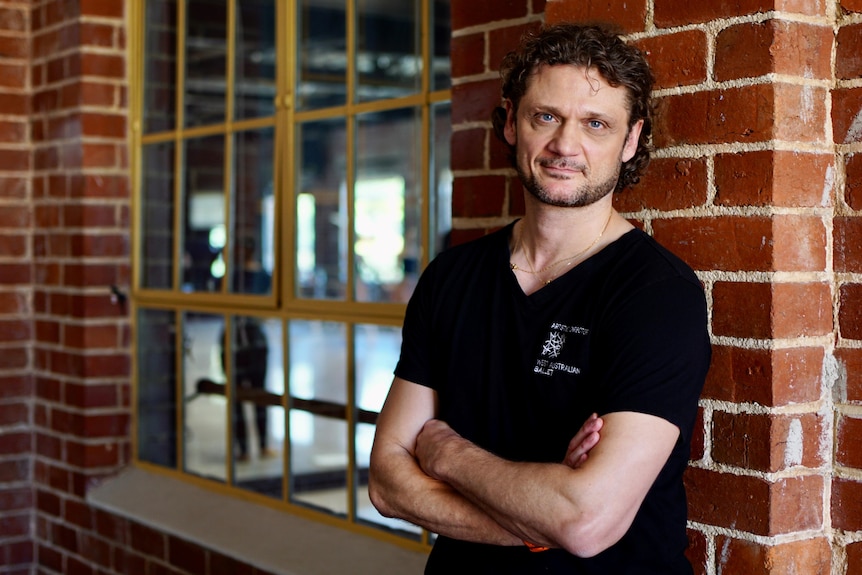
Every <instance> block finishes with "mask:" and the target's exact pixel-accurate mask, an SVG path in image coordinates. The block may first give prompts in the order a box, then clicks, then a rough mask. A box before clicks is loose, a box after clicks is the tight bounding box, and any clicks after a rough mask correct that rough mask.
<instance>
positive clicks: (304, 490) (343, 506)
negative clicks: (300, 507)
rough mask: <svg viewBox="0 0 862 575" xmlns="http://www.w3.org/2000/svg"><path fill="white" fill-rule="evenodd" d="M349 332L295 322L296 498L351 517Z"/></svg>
mask: <svg viewBox="0 0 862 575" xmlns="http://www.w3.org/2000/svg"><path fill="white" fill-rule="evenodd" d="M346 337H347V332H346V328H345V326H344V324H340V323H333V322H323V321H301V320H297V321H292V322H290V341H289V349H290V377H289V381H290V396H291V408H292V409H291V410H290V473H291V481H290V484H291V500H292V501H294V502H300V503H304V504H306V505H312V506H314V507H318V508H321V509H326V510H328V511H331V512H333V513H336V514H342V515H343V514H346V513H347V490H346V487H347V464H348V455H347V453H348V452H347V422H346V416H347V410H346V404H347V355H346V349H347V348H346V345H347V344H346Z"/></svg>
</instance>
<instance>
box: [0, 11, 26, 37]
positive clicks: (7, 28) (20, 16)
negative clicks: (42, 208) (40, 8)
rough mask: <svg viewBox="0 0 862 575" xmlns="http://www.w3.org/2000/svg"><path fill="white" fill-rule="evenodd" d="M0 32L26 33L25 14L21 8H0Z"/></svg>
mask: <svg viewBox="0 0 862 575" xmlns="http://www.w3.org/2000/svg"><path fill="white" fill-rule="evenodd" d="M0 30H3V31H4V32H26V31H27V13H26V12H25V11H24V10H23V9H22V8H16V7H14V6H12V7H7V6H3V7H2V8H0Z"/></svg>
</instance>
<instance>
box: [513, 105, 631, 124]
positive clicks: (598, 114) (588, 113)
mask: <svg viewBox="0 0 862 575" xmlns="http://www.w3.org/2000/svg"><path fill="white" fill-rule="evenodd" d="M528 111H529V112H530V113H531V114H532V113H535V112H548V113H550V114H553V115H555V116H562V115H563V111H562V110H561V109H560V108H558V107H557V106H554V105H552V104H541V103H538V104H534V105H532V106H530V107H529V109H528ZM579 115H580V116H583V117H585V118H596V119H599V120H605V121H607V122H608V123H613V122H615V121H617V119H616V118H615V117H614V115H612V114H611V113H609V112H604V111H602V110H598V109H596V108H584V109H583V110H582V111H581V113H579Z"/></svg>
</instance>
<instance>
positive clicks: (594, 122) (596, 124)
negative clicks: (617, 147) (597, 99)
mask: <svg viewBox="0 0 862 575" xmlns="http://www.w3.org/2000/svg"><path fill="white" fill-rule="evenodd" d="M589 126H590V128H593V129H595V130H599V129H601V128H604V127H605V125H604V123H602V122H600V121H599V120H590V121H589Z"/></svg>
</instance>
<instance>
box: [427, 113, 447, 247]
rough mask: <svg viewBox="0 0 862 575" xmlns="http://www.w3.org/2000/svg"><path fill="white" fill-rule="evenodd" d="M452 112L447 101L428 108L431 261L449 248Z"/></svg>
mask: <svg viewBox="0 0 862 575" xmlns="http://www.w3.org/2000/svg"><path fill="white" fill-rule="evenodd" d="M451 111H452V106H451V105H450V104H449V103H448V102H446V103H443V104H435V105H434V106H432V108H431V154H432V155H431V174H430V176H431V181H430V184H429V185H430V190H431V193H430V194H429V196H430V201H431V212H430V216H431V226H430V229H431V240H430V255H431V258H433V257H434V256H435V255H437V254H439V253H440V252H442V251H443V250H445V249H446V248H447V247H449V244H450V241H449V235H450V233H451V231H452V170H451V168H450V167H449V166H450V165H451V164H450V158H449V149H450V148H449V142H450V141H451V138H452V119H451Z"/></svg>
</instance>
